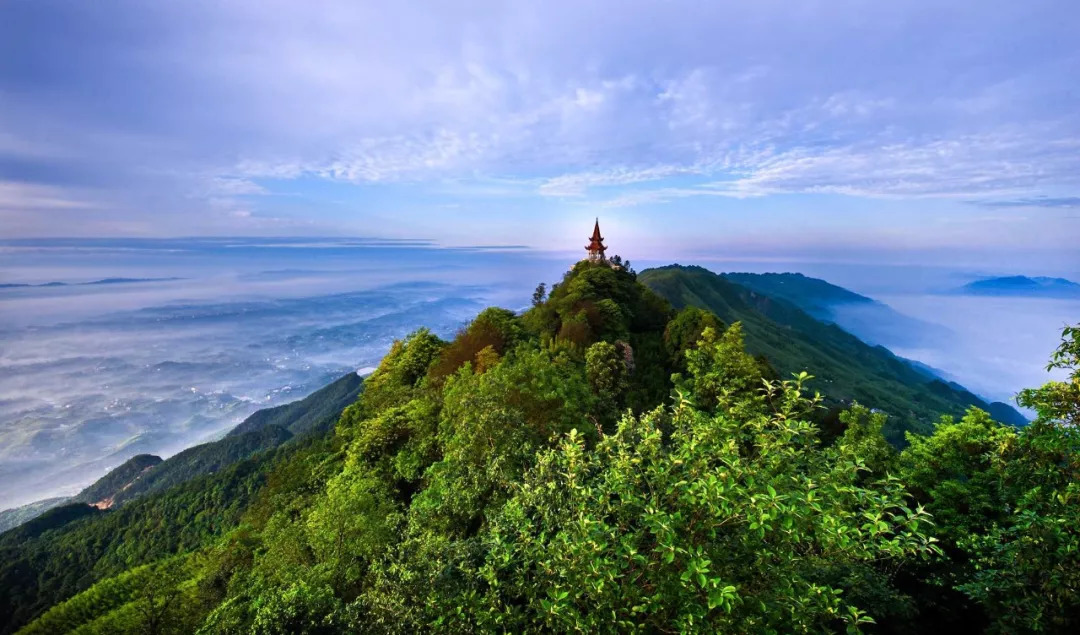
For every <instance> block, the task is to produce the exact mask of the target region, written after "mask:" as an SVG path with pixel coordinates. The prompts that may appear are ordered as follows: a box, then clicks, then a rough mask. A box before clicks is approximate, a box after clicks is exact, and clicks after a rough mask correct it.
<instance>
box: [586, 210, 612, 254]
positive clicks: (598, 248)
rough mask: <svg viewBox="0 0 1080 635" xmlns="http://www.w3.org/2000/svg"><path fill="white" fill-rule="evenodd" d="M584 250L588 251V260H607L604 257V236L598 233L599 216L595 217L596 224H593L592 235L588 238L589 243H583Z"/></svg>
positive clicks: (605, 248)
mask: <svg viewBox="0 0 1080 635" xmlns="http://www.w3.org/2000/svg"><path fill="white" fill-rule="evenodd" d="M585 251H587V252H589V260H592V261H595V262H607V258H605V257H604V252H605V251H607V247H605V246H604V237H603V236H601V235H600V219H599V218H597V219H596V224H595V225H593V230H592V237H591V238H589V244H588V245H585Z"/></svg>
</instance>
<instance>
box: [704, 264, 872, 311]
mask: <svg viewBox="0 0 1080 635" xmlns="http://www.w3.org/2000/svg"><path fill="white" fill-rule="evenodd" d="M720 275H721V276H723V277H724V278H726V279H728V280H730V281H732V282H734V283H735V284H738V285H740V286H743V287H746V288H748V289H752V290H754V291H757V292H758V293H764V294H765V295H768V296H772V297H774V298H780V299H782V300H787V301H788V302H790V303H792V304H794V305H795V306H797V307H799V308H800V309H802V310H803V311H806V312H807V313H809V314H810V315H812V316H813V317H816V318H817V319H819V320H831V317H832V313H833V312H832V309H833V307H835V306H836V305H838V304H873V302H874V301H873V300H871V299H870V298H868V297H866V296H864V295H859V294H858V293H855V292H854V291H849V290H847V289H845V288H843V287H838V286H836V285H834V284H830V283H828V282H826V281H824V280H820V279H818V278H811V277H809V276H804V275H803V274H801V273H722V274H720Z"/></svg>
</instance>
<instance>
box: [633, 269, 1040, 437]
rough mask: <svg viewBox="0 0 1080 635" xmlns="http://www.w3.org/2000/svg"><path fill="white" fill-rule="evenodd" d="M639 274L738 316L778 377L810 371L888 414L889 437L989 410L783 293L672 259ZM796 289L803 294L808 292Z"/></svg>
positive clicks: (822, 386) (669, 292)
mask: <svg viewBox="0 0 1080 635" xmlns="http://www.w3.org/2000/svg"><path fill="white" fill-rule="evenodd" d="M750 275H754V274H750ZM785 275H786V274H785ZM639 277H640V280H641V282H642V283H643V284H645V285H646V286H648V287H649V288H651V289H652V290H653V291H655V292H656V293H658V294H659V295H660V296H662V297H663V298H665V299H666V300H668V301H669V302H671V303H672V305H673V306H675V307H676V308H682V307H686V306H696V307H698V308H703V309H706V310H708V311H711V312H712V313H714V314H715V315H716V316H717V317H719V318H720V319H721V320H723V321H724V322H727V323H732V322H741V323H742V326H743V332H744V334H745V337H746V347H747V350H748V351H749V352H751V353H753V354H755V355H763V356H764V357H765V358H766V359H768V360H769V362H770V363H771V364H772V365H773V366H774V367H775V368H776V370H777V371H778V372H779V373H780V375H781V376H782V377H788V376H791V374H792V373H798V372H800V371H803V370H807V369H813V372H814V376H815V381H814V382H812V383H811V384H810V386H811V387H813V388H816V389H817V390H819V391H821V393H822V394H824V395H826V396H827V397H829V398H832V399H835V400H838V401H839V402H841V403H851V402H852V401H858V402H860V403H862V404H864V405H868V406H871V407H874V408H877V409H880V410H883V411H885V412H887V413H888V414H889V415H891V418H890V422H889V424H887V426H886V436H887V437H888V438H889V439H890V441H892V442H894V443H898V444H899V443H902V442H903V434H904V432H905V431H908V430H911V431H916V432H921V433H926V432H929V431H930V429H931V427H932V425H933V423H934V422H935V421H936V420H937V418H938V417H940V416H941V415H942V414H954V415H955V414H961V413H963V411H964V410H965V409H966V408H968V407H969V406H976V407H979V408H982V409H984V410H985V409H987V408H989V404H987V403H986V402H985V401H983V400H982V399H980V398H979V397H977V396H975V395H973V394H971V393H970V392H968V391H967V390H964V389H963V388H962V387H959V386H957V385H955V384H951V383H948V382H945V381H944V380H941V379H935V378H931V377H929V376H928V375H927V373H926V371H924V370H922V369H919V368H916V367H915V366H913V365H912V364H910V363H909V362H908V361H907V360H904V359H901V358H899V357H897V356H895V355H893V354H892V352H890V351H889V350H888V349H886V348H884V347H881V346H870V345H867V344H865V343H864V342H862V341H861V340H859V339H858V338H857V337H855V336H853V335H851V334H850V333H848V332H846V331H844V330H843V329H841V328H840V327H838V326H836V325H833V324H827V323H823V322H821V321H819V320H817V319H815V318H813V317H812V316H810V315H809V314H807V313H806V312H804V311H802V310H801V309H800V308H799V307H798V306H796V305H795V304H793V303H791V302H788V301H787V300H785V299H783V298H780V297H773V296H771V295H768V294H766V293H762V292H758V291H754V290H752V289H749V288H747V287H744V286H742V285H740V284H737V283H735V282H733V281H732V280H730V279H728V276H722V275H719V274H715V273H713V272H711V271H709V270H707V269H704V268H702V267H695V266H679V265H671V266H668V267H661V268H657V269H649V270H646V271H643V272H641V274H640V276H639ZM777 280H782V279H780V278H778V279H777ZM774 286H775V285H774ZM819 286H820V285H819ZM830 286H831V285H830ZM841 291H843V290H841ZM799 293H800V295H802V296H803V297H806V296H807V292H806V291H800V292H799ZM833 295H835V293H834V294H833ZM859 297H862V296H859ZM1006 408H1008V406H1006ZM1014 412H1015V411H1014ZM1016 416H1017V417H1019V416H1020V415H1019V413H1016ZM1021 419H1022V417H1021ZM1012 422H1013V421H1010V423H1012Z"/></svg>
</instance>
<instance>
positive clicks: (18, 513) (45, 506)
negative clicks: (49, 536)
mask: <svg viewBox="0 0 1080 635" xmlns="http://www.w3.org/2000/svg"><path fill="white" fill-rule="evenodd" d="M68 500H69V499H68V498H67V497H65V496H58V497H56V498H46V499H45V500H39V501H34V502H33V503H29V504H27V505H23V506H21V507H13V508H11V509H5V510H4V511H0V533H3V532H5V531H7V530H9V529H11V528H12V527H18V526H19V525H21V524H23V523H25V522H27V521H29V520H31V519H33V518H37V517H38V516H40V515H42V514H44V513H45V512H47V511H49V510H50V509H52V508H54V507H59V506H60V505H63V504H64V503H66V502H68Z"/></svg>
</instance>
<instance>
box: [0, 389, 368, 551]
mask: <svg viewBox="0 0 1080 635" xmlns="http://www.w3.org/2000/svg"><path fill="white" fill-rule="evenodd" d="M362 387H363V379H362V378H361V377H360V376H359V375H357V374H356V373H352V372H350V373H348V374H346V375H343V376H342V377H341V378H339V379H337V380H335V381H333V382H331V383H330V384H327V385H326V386H323V387H322V388H320V389H318V390H316V391H315V392H313V393H311V394H310V395H308V396H307V397H304V398H303V399H299V400H297V401H294V402H291V403H287V404H283V405H280V406H275V407H273V408H264V409H262V410H257V411H255V412H254V413H252V414H251V415H250V416H248V417H247V418H246V419H244V421H243V422H241V423H240V424H238V425H237V426H236V427H234V428H233V429H232V430H231V431H229V433H228V434H227V435H226V436H225V437H224V438H222V439H219V440H217V441H210V442H207V443H202V444H199V445H196V446H192V447H190V448H187V449H186V450H183V451H181V452H179V453H178V454H175V455H173V456H171V457H169V458H168V459H167V460H165V461H162V460H161V458H160V457H157V456H153V455H149V454H139V455H136V456H134V457H132V458H131V459H128V460H127V461H125V462H124V463H122V464H121V465H119V466H117V467H116V468H113V469H112V470H110V471H109V472H108V473H107V474H105V476H103V477H101V478H100V479H98V480H97V481H95V482H94V483H92V484H91V485H89V486H88V487H86V488H85V489H83V491H81V492H79V493H78V494H76V495H75V496H73V497H71V498H63V497H61V498H54V499H50V500H48V501H41V502H40V503H35V504H31V505H26V506H23V507H21V508H18V509H11V510H5V511H4V512H2V515H0V522H3V523H4V524H3V525H0V532H2V531H6V530H7V529H10V528H12V527H16V526H18V525H20V524H22V523H24V522H26V521H28V520H30V519H31V518H34V517H36V516H38V515H40V514H42V513H44V512H45V511H47V510H49V509H52V508H54V507H57V506H59V505H62V504H65V503H86V504H91V505H95V504H96V505H99V506H101V507H112V506H114V505H120V504H123V503H126V502H128V501H130V500H134V499H135V498H138V497H139V496H142V495H144V494H146V493H149V492H155V491H161V490H164V489H167V488H170V487H174V486H176V485H179V484H181V483H183V482H186V481H189V480H191V479H194V478H196V477H198V476H201V475H203V474H209V473H211V472H215V471H217V470H221V469H223V468H225V467H227V466H228V465H231V464H233V463H235V462H237V461H240V460H242V459H245V458H247V457H249V456H251V455H253V454H256V453H258V452H261V451H263V450H268V449H271V448H274V447H276V446H278V445H280V444H282V443H285V442H287V441H289V440H290V439H293V438H294V437H304V436H307V435H309V434H321V433H323V432H325V431H326V430H327V429H329V428H330V427H332V426H333V424H334V423H335V422H336V421H337V418H338V417H339V416H340V415H341V411H342V410H344V409H345V407H346V406H348V405H349V404H351V403H352V402H353V401H355V400H356V396H357V395H358V394H359V393H360V390H361V389H362Z"/></svg>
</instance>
